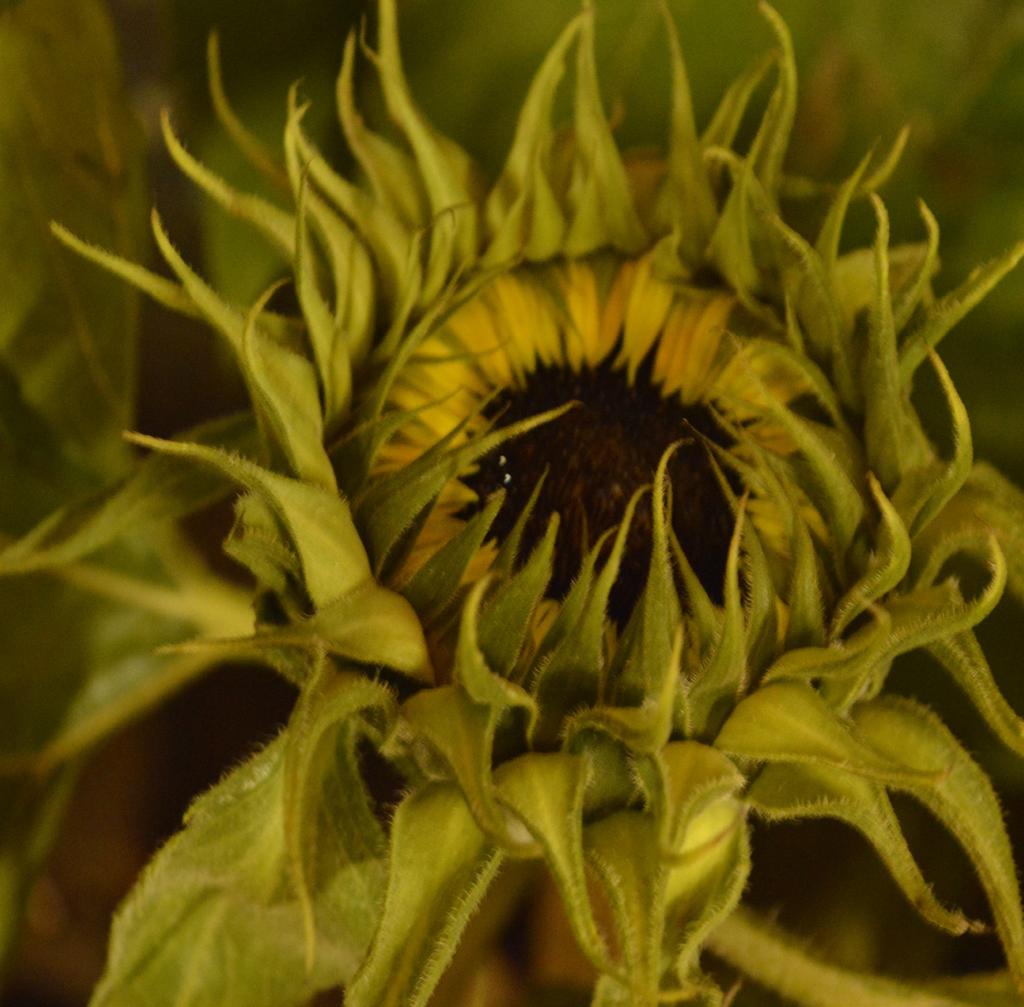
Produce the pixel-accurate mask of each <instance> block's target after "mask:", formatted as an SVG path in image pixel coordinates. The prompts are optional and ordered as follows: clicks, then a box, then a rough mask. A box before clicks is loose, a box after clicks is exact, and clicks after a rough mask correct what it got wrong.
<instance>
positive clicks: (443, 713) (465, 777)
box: [402, 685, 512, 845]
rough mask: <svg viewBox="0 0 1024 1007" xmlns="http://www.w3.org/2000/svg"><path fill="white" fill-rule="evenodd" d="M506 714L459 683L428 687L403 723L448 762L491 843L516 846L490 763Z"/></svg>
mask: <svg viewBox="0 0 1024 1007" xmlns="http://www.w3.org/2000/svg"><path fill="white" fill-rule="evenodd" d="M501 712H502V710H501V709H500V708H498V707H494V706H484V705H482V704H479V703H474V702H473V701H472V700H471V699H470V698H469V697H468V696H467V695H466V693H465V692H464V691H463V690H462V689H460V688H458V687H457V686H454V685H442V686H439V687H438V688H436V689H424V690H422V691H421V692H418V693H417V694H416V695H415V696H412V697H410V698H409V699H407V700H406V701H405V703H403V704H402V719H403V720H405V721H407V722H408V724H409V725H410V726H411V727H412V730H413V731H414V732H415V737H416V739H417V740H418V741H419V740H423V741H426V742H427V743H428V744H429V745H431V747H432V748H434V749H435V751H436V752H437V753H438V754H439V755H440V756H441V757H442V758H443V759H444V761H445V762H446V763H447V764H448V767H449V769H450V770H451V774H452V778H453V780H454V782H456V783H457V784H458V785H459V787H460V788H461V790H462V795H463V797H464V798H465V800H466V803H467V804H468V805H469V809H470V811H472V813H473V818H474V819H475V820H476V823H477V825H478V826H479V828H480V829H481V831H483V832H484V833H485V834H486V835H487V836H488V837H489V838H490V839H491V841H492V842H495V843H500V844H502V845H512V844H511V842H510V841H509V840H508V838H507V835H506V833H507V830H506V828H505V819H504V814H503V813H502V811H501V809H500V808H499V807H498V806H497V803H496V802H495V799H494V787H493V785H492V783H491V759H492V749H493V747H494V731H495V728H496V727H497V723H498V717H499V715H500V714H501Z"/></svg>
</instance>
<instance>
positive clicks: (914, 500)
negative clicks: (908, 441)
mask: <svg viewBox="0 0 1024 1007" xmlns="http://www.w3.org/2000/svg"><path fill="white" fill-rule="evenodd" d="M929 359H930V360H931V362H932V366H933V367H934V368H935V373H936V374H937V375H938V378H939V383H940V384H941V385H942V391H943V394H944V395H945V398H946V402H947V404H948V406H949V414H950V418H951V420H952V427H953V457H952V458H951V459H950V460H949V462H948V463H946V464H944V463H943V462H942V461H933V462H930V463H929V464H926V465H924V466H921V467H918V468H914V469H911V470H910V471H909V472H907V473H906V474H905V475H904V478H903V480H902V481H901V482H900V484H899V486H897V487H896V491H895V493H893V498H892V500H893V504H894V506H895V507H896V509H897V510H898V511H899V513H900V516H901V517H902V518H903V521H904V523H905V524H906V525H907V527H908V528H909V529H910V534H911V537H912V538H914V539H916V538H917V536H918V535H919V533H920V532H922V531H923V530H924V529H925V528H926V527H927V526H928V525H929V524H930V523H931V522H932V520H933V519H934V518H936V517H938V516H939V515H940V514H941V513H942V512H943V509H944V508H945V506H946V504H948V503H949V501H950V500H951V499H953V497H954V496H955V495H956V494H957V492H958V491H959V490H960V488H961V487H962V486H963V485H964V483H965V482H966V481H967V479H968V477H969V476H970V474H971V467H972V465H973V463H974V441H973V438H972V436H971V424H970V421H969V420H968V417H967V410H966V409H965V408H964V403H963V400H962V399H961V398H960V396H959V394H958V393H957V390H956V388H955V386H954V385H953V380H952V378H950V376H949V371H947V370H946V367H945V364H943V363H942V361H941V360H940V359H939V356H938V354H937V353H934V352H932V353H930V354H929Z"/></svg>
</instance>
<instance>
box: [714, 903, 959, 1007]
mask: <svg viewBox="0 0 1024 1007" xmlns="http://www.w3.org/2000/svg"><path fill="white" fill-rule="evenodd" d="M707 947H708V949H709V950H710V951H711V952H713V953H714V954H715V955H717V956H718V957H719V958H722V959H724V960H725V961H727V962H728V963H729V964H730V965H733V966H735V967H736V968H737V969H739V970H740V971H741V972H743V973H745V974H746V975H748V976H749V977H750V978H751V979H753V980H754V981H755V982H757V983H760V984H761V985H762V986H766V987H768V988H769V989H771V990H773V991H774V992H776V993H778V994H779V995H780V996H782V997H785V998H786V999H787V1000H790V1001H792V1002H794V1003H798V1004H801V1005H803V1007H836V1005H838V1004H842V1005H843V1007H967V1001H964V1000H961V999H959V998H955V999H954V998H953V997H949V996H944V995H942V994H940V993H928V992H924V991H921V990H914V989H912V988H911V987H909V986H906V985H904V984H903V983H901V982H898V981H896V980H894V979H883V978H879V977H878V976H873V975H866V974H864V973H861V972H852V971H850V970H848V969H843V968H839V967H838V966H836V965H830V964H829V963H828V962H825V961H822V960H821V959H818V958H814V957H812V956H811V955H810V954H808V953H807V951H805V950H804V949H802V948H800V947H798V946H797V944H796V942H795V941H794V939H793V938H792V937H791V936H789V935H788V934H785V933H784V932H783V931H782V930H780V929H778V928H777V927H775V926H774V925H773V924H770V923H767V922H766V921H764V920H762V919H759V918H758V917H757V916H756V915H755V914H754V913H753V912H751V911H750V910H749V909H743V908H740V909H737V910H735V912H733V914H732V915H731V916H730V917H729V918H728V919H727V920H726V921H725V922H723V923H722V924H721V925H720V926H719V927H718V928H717V929H716V930H715V931H714V933H713V934H712V935H711V937H710V938H709V939H708V942H707Z"/></svg>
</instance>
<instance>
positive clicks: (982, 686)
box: [928, 630, 1024, 756]
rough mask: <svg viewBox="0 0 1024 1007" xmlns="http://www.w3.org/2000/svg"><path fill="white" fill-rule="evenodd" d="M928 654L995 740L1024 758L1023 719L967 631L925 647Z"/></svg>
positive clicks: (975, 641) (975, 638) (972, 634)
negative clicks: (936, 661)
mask: <svg viewBox="0 0 1024 1007" xmlns="http://www.w3.org/2000/svg"><path fill="white" fill-rule="evenodd" d="M928 651H929V653H930V654H932V656H933V657H935V658H936V659H937V660H938V661H939V663H940V664H941V665H942V666H943V667H944V668H945V669H946V670H947V671H948V672H949V673H950V675H952V676H953V680H954V681H955V682H956V684H957V685H958V686H960V688H961V689H963V691H964V693H965V694H966V695H967V696H968V698H969V699H970V701H971V704H972V705H973V706H974V708H975V709H976V710H977V711H978V712H979V713H980V714H981V715H982V716H983V717H984V718H985V722H986V723H987V724H988V726H989V727H990V728H991V729H992V731H993V733H994V734H995V735H996V737H998V738H999V740H1000V741H1002V743H1003V744H1004V745H1006V746H1007V748H1009V749H1010V750H1011V751H1014V752H1016V753H1017V754H1018V755H1021V756H1024V718H1022V717H1020V716H1019V715H1018V714H1017V713H1016V712H1015V711H1014V709H1013V708H1012V707H1011V706H1010V704H1009V703H1007V701H1006V700H1005V698H1004V697H1003V694H1002V693H1001V692H1000V691H999V686H998V685H997V684H996V680H995V677H994V676H993V674H992V669H991V668H990V667H989V665H988V660H987V659H986V658H985V652H984V651H983V650H982V649H981V646H980V645H979V643H978V639H977V637H976V636H975V635H974V633H972V632H971V631H970V630H964V631H963V632H961V633H956V634H955V635H952V636H948V637H942V638H940V639H938V640H935V641H933V642H932V643H930V644H928Z"/></svg>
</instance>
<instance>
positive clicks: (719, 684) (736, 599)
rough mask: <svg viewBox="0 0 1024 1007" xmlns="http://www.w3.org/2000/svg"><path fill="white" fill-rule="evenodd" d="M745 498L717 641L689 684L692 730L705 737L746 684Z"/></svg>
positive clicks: (738, 518) (731, 548) (738, 516)
mask: <svg viewBox="0 0 1024 1007" xmlns="http://www.w3.org/2000/svg"><path fill="white" fill-rule="evenodd" d="M745 513H746V501H745V500H744V501H743V502H741V504H740V506H739V507H738V508H737V511H736V526H735V528H734V529H733V533H732V540H731V541H730V543H729V552H728V555H727V557H726V563H725V587H724V595H725V597H724V606H723V613H722V616H723V618H722V627H721V631H720V635H719V638H718V644H717V646H716V648H715V651H714V653H713V655H712V657H711V660H710V661H709V662H708V664H707V665H706V667H703V668H701V669H700V670H699V671H698V672H696V674H695V676H694V679H693V680H692V681H691V682H688V683H687V687H688V695H687V697H686V703H687V707H688V710H689V714H688V718H687V719H688V720H689V721H690V723H689V724H688V725H687V726H688V727H689V728H690V731H691V732H692V733H693V734H695V735H698V736H701V737H706V736H707V735H708V734H714V733H715V732H716V731H717V729H718V727H719V726H720V725H721V723H722V721H723V720H724V718H725V716H726V713H727V712H728V710H730V709H731V708H732V707H733V706H734V704H735V702H736V699H737V698H738V697H739V695H740V694H741V692H742V690H743V687H744V686H745V685H746V678H747V665H746V643H747V639H746V626H745V625H744V621H743V601H742V598H741V592H740V570H739V562H740V542H741V541H742V540H743V525H744V517H745Z"/></svg>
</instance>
